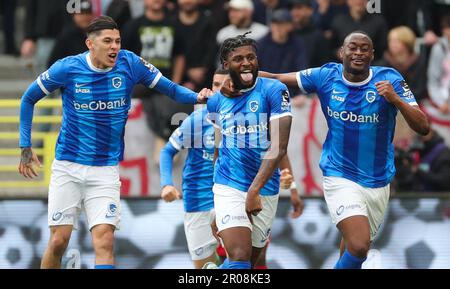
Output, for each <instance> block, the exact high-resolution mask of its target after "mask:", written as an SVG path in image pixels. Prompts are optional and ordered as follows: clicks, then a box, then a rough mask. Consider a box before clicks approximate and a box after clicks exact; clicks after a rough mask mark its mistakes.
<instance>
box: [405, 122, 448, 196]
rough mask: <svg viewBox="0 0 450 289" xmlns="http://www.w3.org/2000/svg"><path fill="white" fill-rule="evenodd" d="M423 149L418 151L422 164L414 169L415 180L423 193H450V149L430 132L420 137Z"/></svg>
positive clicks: (435, 134) (432, 131)
mask: <svg viewBox="0 0 450 289" xmlns="http://www.w3.org/2000/svg"><path fill="white" fill-rule="evenodd" d="M419 138H420V139H421V140H422V142H423V147H422V148H421V149H420V150H418V153H419V156H420V163H419V165H418V166H414V167H413V173H414V180H415V181H417V183H418V184H419V186H420V187H419V189H420V190H421V191H430V192H448V191H450V148H449V147H448V146H447V145H446V144H445V142H444V139H443V138H442V137H441V136H440V135H439V134H438V133H437V132H436V131H435V130H433V129H432V130H430V133H429V134H428V135H426V136H420V137H419Z"/></svg>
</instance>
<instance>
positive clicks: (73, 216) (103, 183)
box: [48, 160, 120, 230]
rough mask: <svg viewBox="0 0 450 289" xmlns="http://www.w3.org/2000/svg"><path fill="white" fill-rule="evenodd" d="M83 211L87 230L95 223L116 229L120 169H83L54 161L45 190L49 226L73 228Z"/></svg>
mask: <svg viewBox="0 0 450 289" xmlns="http://www.w3.org/2000/svg"><path fill="white" fill-rule="evenodd" d="M82 208H84V210H85V211H86V219H87V222H88V226H89V230H91V229H92V228H93V227H94V226H95V225H98V224H111V225H113V226H115V227H116V229H119V224H120V180H119V166H86V165H81V164H77V163H73V162H69V161H58V160H54V161H53V164H52V175H51V180H50V186H49V191H48V224H49V226H59V225H73V227H74V229H75V230H76V229H78V216H79V214H80V212H81V210H82Z"/></svg>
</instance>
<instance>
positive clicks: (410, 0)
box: [381, 0, 438, 46]
mask: <svg viewBox="0 0 450 289" xmlns="http://www.w3.org/2000/svg"><path fill="white" fill-rule="evenodd" d="M432 4H433V3H432V1H430V0H395V1H392V0H382V2H381V13H382V14H383V16H384V19H385V20H386V23H387V25H388V28H389V29H391V28H394V27H397V26H408V27H409V28H411V29H412V30H413V31H414V33H415V34H416V35H417V36H418V37H423V40H424V43H425V44H426V45H428V46H429V45H433V44H434V43H436V41H437V40H438V37H437V36H436V34H435V33H434V32H433V21H432Z"/></svg>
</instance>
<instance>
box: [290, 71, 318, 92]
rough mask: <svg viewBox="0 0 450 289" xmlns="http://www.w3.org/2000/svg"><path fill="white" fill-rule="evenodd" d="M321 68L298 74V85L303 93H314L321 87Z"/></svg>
mask: <svg viewBox="0 0 450 289" xmlns="http://www.w3.org/2000/svg"><path fill="white" fill-rule="evenodd" d="M320 72H321V67H316V68H308V69H305V70H301V71H299V72H297V75H296V77H297V84H298V87H299V88H300V90H301V91H302V93H305V94H307V93H313V92H316V91H317V90H318V88H319V87H320V79H321V77H320Z"/></svg>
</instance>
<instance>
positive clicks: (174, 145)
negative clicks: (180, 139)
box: [169, 138, 181, 151]
mask: <svg viewBox="0 0 450 289" xmlns="http://www.w3.org/2000/svg"><path fill="white" fill-rule="evenodd" d="M169 141H170V143H171V144H172V145H173V147H174V148H175V149H176V150H177V151H181V146H180V145H179V144H178V143H177V142H176V141H175V140H174V139H173V138H169Z"/></svg>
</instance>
